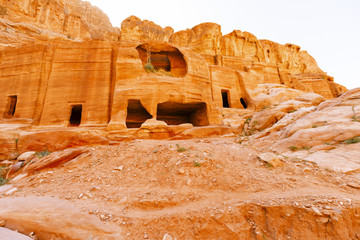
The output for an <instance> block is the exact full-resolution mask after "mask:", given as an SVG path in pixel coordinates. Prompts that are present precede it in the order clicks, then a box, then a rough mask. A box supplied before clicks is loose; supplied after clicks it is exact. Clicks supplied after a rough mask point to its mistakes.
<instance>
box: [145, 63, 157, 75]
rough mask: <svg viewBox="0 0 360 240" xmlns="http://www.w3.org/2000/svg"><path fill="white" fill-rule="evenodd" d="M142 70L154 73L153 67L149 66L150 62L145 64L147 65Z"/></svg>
mask: <svg viewBox="0 0 360 240" xmlns="http://www.w3.org/2000/svg"><path fill="white" fill-rule="evenodd" d="M144 69H145V71H146V72H148V73H150V72H154V71H155V68H154V66H153V65H152V64H151V62H147V63H146V64H145V65H144Z"/></svg>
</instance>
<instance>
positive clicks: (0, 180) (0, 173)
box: [0, 166, 8, 186]
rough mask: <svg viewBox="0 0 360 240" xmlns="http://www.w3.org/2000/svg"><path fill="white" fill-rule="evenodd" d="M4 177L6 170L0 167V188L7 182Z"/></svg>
mask: <svg viewBox="0 0 360 240" xmlns="http://www.w3.org/2000/svg"><path fill="white" fill-rule="evenodd" d="M5 176H6V168H5V167H4V166H1V167H0V186H2V185H5V184H6V183H7V182H8V180H7V179H6V178H5Z"/></svg>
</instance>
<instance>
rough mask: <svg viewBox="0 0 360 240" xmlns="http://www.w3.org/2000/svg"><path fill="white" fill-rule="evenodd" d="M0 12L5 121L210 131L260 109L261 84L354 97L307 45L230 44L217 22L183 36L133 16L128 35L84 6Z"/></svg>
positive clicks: (242, 36)
mask: <svg viewBox="0 0 360 240" xmlns="http://www.w3.org/2000/svg"><path fill="white" fill-rule="evenodd" d="M0 6H1V9H2V12H1V14H2V16H3V18H2V19H0V27H2V28H3V30H4V31H2V32H1V33H0V43H2V45H0V46H3V47H4V46H7V48H3V50H2V51H1V52H0V63H1V65H0V70H1V72H0V83H1V85H0V92H1V93H0V117H2V118H10V119H12V118H26V119H31V120H32V121H33V123H34V124H38V125H47V126H65V127H68V126H98V127H100V126H101V127H105V126H107V129H108V130H116V129H122V128H128V127H130V126H133V127H139V126H141V124H142V123H144V122H145V121H146V120H147V119H157V120H159V121H160V120H164V121H165V122H166V123H168V124H176V125H178V124H182V123H192V124H193V125H196V126H203V125H208V124H219V123H221V120H220V118H219V114H220V113H219V111H218V109H219V108H235V109H236V108H237V109H243V108H248V107H249V108H250V109H256V108H259V106H258V105H259V104H260V102H259V101H257V100H256V99H255V98H254V96H255V95H254V94H255V92H256V89H257V88H258V86H259V84H274V83H275V84H281V85H284V86H286V87H289V88H293V89H297V90H301V91H305V92H315V93H318V94H321V95H322V96H323V97H325V98H326V99H331V98H333V97H336V96H338V95H339V94H340V93H341V92H343V91H344V90H345V89H344V88H343V87H342V86H340V85H338V84H336V83H334V81H333V79H332V78H331V77H329V76H327V75H326V73H324V72H323V71H322V70H321V69H320V68H319V67H318V66H317V64H316V61H315V60H314V59H313V58H312V57H311V56H310V55H309V54H308V53H307V52H305V51H301V50H300V47H298V46H296V45H293V44H286V45H280V44H278V43H274V42H271V41H268V40H258V39H257V38H256V37H255V36H254V35H252V34H251V33H247V32H241V31H239V30H235V31H233V32H232V33H230V34H227V35H225V36H223V35H222V33H221V26H220V25H218V24H215V23H202V24H200V25H197V26H195V27H193V28H192V29H187V30H184V31H180V32H176V33H174V31H173V29H172V28H170V27H166V28H162V27H160V26H158V25H156V24H155V23H153V22H150V21H147V20H144V21H142V20H141V19H139V18H137V17H135V16H131V17H129V18H127V19H125V20H124V21H123V23H122V24H121V34H120V33H119V32H118V31H117V30H116V29H114V28H113V27H112V26H111V24H110V22H109V20H108V18H107V17H106V16H105V15H104V14H103V13H102V12H101V11H100V10H99V9H97V8H96V7H92V6H91V5H89V3H84V2H81V1H75V0H72V1H71V0H67V1H51V2H48V1H36V2H27V1H25V2H23V1H11V2H8V1H1V2H0ZM120 35H121V37H120ZM73 39H77V40H78V41H77V42H74V41H73ZM85 40H86V41H85ZM95 40H101V41H100V42H96V41H95ZM30 43H31V44H30ZM34 43H36V44H34ZM11 45H14V46H15V47H12V48H9V46H11ZM296 96H298V94H295V95H294V97H296ZM169 106H171V107H169ZM172 108H174V109H176V110H170V109H172Z"/></svg>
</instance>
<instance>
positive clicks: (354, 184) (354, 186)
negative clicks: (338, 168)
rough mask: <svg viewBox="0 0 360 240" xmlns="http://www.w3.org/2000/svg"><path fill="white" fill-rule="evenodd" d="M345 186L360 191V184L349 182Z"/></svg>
mask: <svg viewBox="0 0 360 240" xmlns="http://www.w3.org/2000/svg"><path fill="white" fill-rule="evenodd" d="M347 185H348V186H349V187H352V188H355V189H360V184H358V183H354V182H350V183H348V184H347Z"/></svg>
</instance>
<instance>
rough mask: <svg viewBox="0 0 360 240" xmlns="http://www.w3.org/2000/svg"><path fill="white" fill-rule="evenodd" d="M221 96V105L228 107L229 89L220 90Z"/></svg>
mask: <svg viewBox="0 0 360 240" xmlns="http://www.w3.org/2000/svg"><path fill="white" fill-rule="evenodd" d="M221 96H222V101H223V107H224V108H229V107H230V101H229V90H221Z"/></svg>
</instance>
